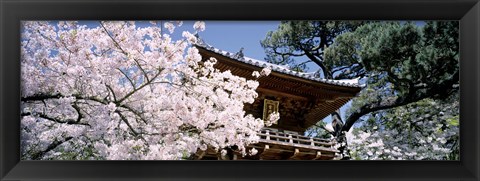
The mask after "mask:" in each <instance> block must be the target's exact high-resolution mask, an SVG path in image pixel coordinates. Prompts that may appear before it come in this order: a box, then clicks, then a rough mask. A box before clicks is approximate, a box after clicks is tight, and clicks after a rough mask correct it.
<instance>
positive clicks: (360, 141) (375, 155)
mask: <svg viewBox="0 0 480 181" xmlns="http://www.w3.org/2000/svg"><path fill="white" fill-rule="evenodd" d="M452 97H453V98H452V100H453V101H448V102H443V103H442V102H439V101H435V100H431V99H427V100H422V101H420V102H418V103H413V104H410V105H407V106H404V107H400V108H396V109H394V111H392V113H390V114H384V115H383V116H382V117H380V119H383V120H385V121H386V122H387V123H384V124H383V125H382V124H378V123H374V124H371V123H368V122H367V123H364V125H362V126H361V127H358V128H354V129H352V130H351V131H350V132H348V133H347V134H346V135H347V140H348V141H347V142H348V146H349V149H350V151H351V153H352V156H353V158H354V159H360V160H455V159H458V158H455V156H452V155H455V154H454V153H455V152H456V151H458V149H459V142H458V138H459V127H458V126H459V117H458V113H459V110H458V105H459V104H458V102H459V101H458V95H457V96H452ZM457 156H458V155H457Z"/></svg>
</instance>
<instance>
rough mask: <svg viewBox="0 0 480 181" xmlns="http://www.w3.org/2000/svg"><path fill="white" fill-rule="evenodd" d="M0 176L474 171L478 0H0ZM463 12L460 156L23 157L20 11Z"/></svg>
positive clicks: (420, 16) (449, 176)
mask: <svg viewBox="0 0 480 181" xmlns="http://www.w3.org/2000/svg"><path fill="white" fill-rule="evenodd" d="M0 12H1V14H0V16H1V17H0V19H1V20H0V23H1V32H0V41H1V49H0V55H1V61H0V89H1V91H0V138H1V139H0V179H1V180H58V179H60V180H162V179H163V180H462V181H470V180H471V181H473V180H479V178H480V176H479V165H480V160H479V153H480V150H479V145H480V144H479V143H480V142H479V137H480V135H479V132H480V129H479V113H478V112H479V111H480V109H479V104H480V101H479V98H480V97H479V93H480V90H479V88H480V81H479V77H480V74H479V72H480V67H479V65H480V64H479V61H480V53H479V52H480V3H479V1H478V0H390V1H384V0H243V1H240V0H177V1H173V0H163V1H153V0H138V1H135V0H116V1H108V0H83V1H82V0H62V1H60V0H37V1H32V0H1V1H0ZM58 19H64V20H132V19H145V20H152V19H182V20H183V19H184V20H194V19H202V20H203V19H205V20H306V19H310V20H312V19H322V20H459V21H460V49H461V50H460V55H461V57H460V59H461V61H460V67H461V74H460V83H461V86H460V87H461V88H460V91H461V96H460V97H461V102H460V119H461V125H460V130H461V131H460V139H461V156H460V161H20V160H19V153H20V151H19V135H20V131H19V125H20V124H19V120H20V108H19V107H20V106H19V105H20V99H19V96H20V93H19V92H20V91H19V90H20V63H19V60H20V57H19V56H20V42H19V37H20V21H21V20H58Z"/></svg>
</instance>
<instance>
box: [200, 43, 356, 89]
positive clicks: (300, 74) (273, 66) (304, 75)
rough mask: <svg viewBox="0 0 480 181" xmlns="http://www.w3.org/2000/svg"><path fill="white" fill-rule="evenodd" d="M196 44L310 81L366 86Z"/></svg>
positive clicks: (354, 81) (352, 80)
mask: <svg viewBox="0 0 480 181" xmlns="http://www.w3.org/2000/svg"><path fill="white" fill-rule="evenodd" d="M195 46H197V47H200V48H203V49H205V50H208V51H211V52H213V53H216V54H218V55H221V56H225V57H228V58H230V59H231V60H234V61H238V62H241V63H245V64H249V65H253V66H256V67H259V68H266V67H268V68H270V69H271V70H272V71H273V72H277V73H281V74H286V75H290V76H294V77H298V78H301V79H305V80H310V81H316V82H320V83H325V84H331V85H337V86H345V87H358V88H361V87H364V85H362V84H360V83H359V79H358V78H356V79H343V80H333V79H325V78H320V77H318V76H315V72H298V71H294V70H290V69H289V68H288V66H286V65H277V64H272V63H268V62H266V61H263V60H257V59H254V58H250V57H246V56H237V55H236V54H235V53H231V52H228V51H224V50H220V49H218V48H215V47H213V46H211V45H208V44H206V43H204V42H203V41H200V43H197V44H195Z"/></svg>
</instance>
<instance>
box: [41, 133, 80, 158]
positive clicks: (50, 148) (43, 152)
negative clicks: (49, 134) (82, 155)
mask: <svg viewBox="0 0 480 181" xmlns="http://www.w3.org/2000/svg"><path fill="white" fill-rule="evenodd" d="M71 139H73V137H66V138H65V140H63V141H58V140H55V141H54V142H53V143H51V144H50V145H48V147H47V149H45V150H44V151H40V152H37V153H34V154H32V159H33V160H38V159H39V158H42V157H43V156H44V155H45V154H46V153H48V152H49V151H51V150H53V149H55V148H57V147H58V146H60V145H61V144H63V143H65V142H67V141H70V140H71Z"/></svg>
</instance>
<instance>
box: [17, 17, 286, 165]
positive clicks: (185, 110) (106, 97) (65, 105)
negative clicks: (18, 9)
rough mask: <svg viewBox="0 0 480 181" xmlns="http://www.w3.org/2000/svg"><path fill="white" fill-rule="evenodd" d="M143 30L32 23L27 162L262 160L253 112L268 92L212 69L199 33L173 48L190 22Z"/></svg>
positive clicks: (25, 100) (24, 75)
mask: <svg viewBox="0 0 480 181" xmlns="http://www.w3.org/2000/svg"><path fill="white" fill-rule="evenodd" d="M137 24H138V22H124V21H121V22H120V21H115V22H99V23H98V27H94V28H91V27H87V26H86V25H80V24H79V23H78V22H72V21H68V22H37V21H35V22H34V21H25V22H23V23H22V25H23V27H22V36H21V81H22V82H21V117H22V119H21V157H22V159H33V160H37V159H109V160H129V159H133V160H141V159H146V160H165V159H182V158H186V157H188V156H189V155H191V154H192V153H194V152H196V151H197V150H198V149H200V150H205V149H207V147H211V148H213V149H216V150H219V151H220V150H221V149H222V148H225V147H229V146H234V145H236V146H237V147H238V149H239V150H240V151H241V152H242V153H243V154H248V152H250V153H254V152H255V150H253V151H252V150H246V148H245V145H248V144H251V143H255V142H257V141H258V139H259V137H258V136H257V134H256V133H257V132H258V131H259V130H260V129H261V128H262V127H263V126H264V121H263V120H261V119H259V118H254V117H253V116H252V115H250V114H246V113H245V112H244V110H243V105H244V104H246V103H253V101H254V99H255V98H256V97H257V93H256V92H255V89H256V88H257V87H258V85H259V83H258V82H257V81H256V80H246V79H245V78H242V77H238V76H235V75H232V73H231V72H230V71H224V72H221V71H219V70H217V69H215V68H214V67H213V65H214V64H215V63H216V60H215V59H214V58H210V59H207V60H205V59H204V60H203V61H202V57H201V56H200V54H199V53H198V50H197V49H196V48H195V47H193V46H190V45H191V44H193V43H195V42H196V40H197V39H196V37H195V36H194V34H192V33H190V32H186V31H185V32H183V33H182V36H183V39H180V40H172V38H171V36H172V33H173V32H174V30H175V27H178V26H181V25H182V23H181V22H165V23H160V22H150V25H149V26H138V25H137ZM193 28H194V31H195V33H198V31H203V30H204V29H205V23H204V22H196V23H195V24H194V26H193ZM269 72H270V71H269V70H264V71H262V72H261V73H258V72H254V73H253V74H254V75H260V76H267V75H268V73H269ZM270 118H271V120H268V121H267V122H269V123H270V122H275V121H276V120H278V115H272V116H270Z"/></svg>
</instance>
